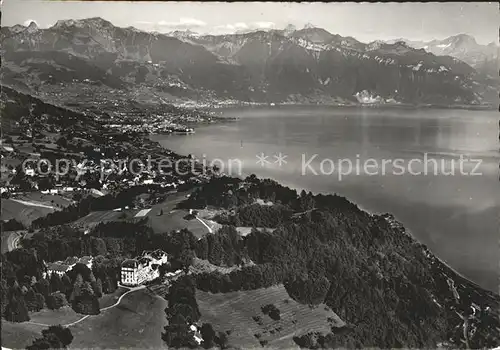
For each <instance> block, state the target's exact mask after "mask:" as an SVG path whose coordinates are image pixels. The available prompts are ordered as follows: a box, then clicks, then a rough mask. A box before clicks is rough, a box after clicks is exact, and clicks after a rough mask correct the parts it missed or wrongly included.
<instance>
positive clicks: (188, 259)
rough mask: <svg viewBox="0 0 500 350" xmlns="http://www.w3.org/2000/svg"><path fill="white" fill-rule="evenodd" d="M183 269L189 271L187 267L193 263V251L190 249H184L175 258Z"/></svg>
mask: <svg viewBox="0 0 500 350" xmlns="http://www.w3.org/2000/svg"><path fill="white" fill-rule="evenodd" d="M176 260H177V261H178V262H179V264H180V266H181V267H182V268H183V269H184V271H186V272H187V271H189V267H190V266H191V265H193V260H194V252H193V251H192V250H188V249H184V250H183V251H181V252H180V253H179V255H178V256H177V259H176Z"/></svg>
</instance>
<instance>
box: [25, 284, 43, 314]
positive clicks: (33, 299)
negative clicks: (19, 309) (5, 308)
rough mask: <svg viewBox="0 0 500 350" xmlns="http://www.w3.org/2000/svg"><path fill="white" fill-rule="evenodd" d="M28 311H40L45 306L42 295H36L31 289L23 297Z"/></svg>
mask: <svg viewBox="0 0 500 350" xmlns="http://www.w3.org/2000/svg"><path fill="white" fill-rule="evenodd" d="M24 299H25V301H26V307H27V308H28V311H40V310H41V309H43V307H44V305H45V298H44V297H43V295H42V294H40V293H36V292H35V290H34V289H33V288H29V289H28V292H27V293H26V295H25V297H24Z"/></svg>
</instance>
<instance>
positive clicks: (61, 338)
mask: <svg viewBox="0 0 500 350" xmlns="http://www.w3.org/2000/svg"><path fill="white" fill-rule="evenodd" d="M72 341H73V334H71V330H70V329H69V328H65V327H62V326H61V325H57V326H50V327H49V328H47V329H44V330H43V331H42V337H41V338H37V339H35V340H34V341H33V344H31V345H29V346H28V347H26V349H27V350H42V349H66V348H67V347H68V345H70V344H71V342H72Z"/></svg>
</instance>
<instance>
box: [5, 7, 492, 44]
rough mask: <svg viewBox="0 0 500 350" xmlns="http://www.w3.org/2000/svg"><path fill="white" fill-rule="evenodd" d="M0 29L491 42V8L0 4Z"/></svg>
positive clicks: (366, 40)
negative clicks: (257, 32)
mask: <svg viewBox="0 0 500 350" xmlns="http://www.w3.org/2000/svg"><path fill="white" fill-rule="evenodd" d="M2 2H3V6H2V12H3V16H2V25H4V26H11V25H14V24H24V25H26V24H29V23H30V22H31V21H35V22H36V23H37V24H38V25H39V26H40V27H42V28H46V27H49V26H52V25H53V24H55V22H56V21H57V20H60V19H82V18H88V17H102V18H104V19H106V20H108V21H110V22H112V23H113V24H114V25H117V26H120V27H128V26H133V27H136V28H138V29H141V30H147V31H158V32H169V31H173V30H186V29H189V30H192V31H195V32H199V33H212V34H223V33H232V32H235V31H245V30H251V29H270V28H278V29H281V28H284V27H285V26H286V25H288V24H293V25H295V26H296V27H297V28H299V29H300V28H302V27H303V26H304V25H306V24H307V23H311V24H313V25H315V26H317V27H321V28H324V29H326V30H328V31H329V32H331V33H334V34H340V35H342V36H352V37H355V38H356V39H358V40H360V41H363V42H370V41H373V40H390V39H397V38H405V39H409V40H424V41H428V40H433V39H444V38H446V37H448V36H451V35H456V34H461V33H466V34H470V35H472V36H474V37H475V38H476V40H477V41H478V42H479V43H482V44H487V43H490V42H492V41H494V42H497V43H498V36H499V30H498V25H499V23H500V12H499V5H498V3H495V2H483V3H458V2H456V3H279V2H275V3H271V2H267V3H258V2H255V3H252V2H246V3H245V2H239V3H224V2H206V3H202V2H168V3H167V2H144V1H142V2H121V1H120V2H116V1H115V2H106V1H90V2H83V1H82V2H79V1H39V0H3V1H2Z"/></svg>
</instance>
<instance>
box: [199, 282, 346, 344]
mask: <svg viewBox="0 0 500 350" xmlns="http://www.w3.org/2000/svg"><path fill="white" fill-rule="evenodd" d="M196 299H197V301H198V305H199V308H200V312H201V320H200V322H201V323H204V322H208V323H211V324H212V326H213V327H214V329H216V330H217V331H227V330H231V331H232V333H231V334H230V335H229V342H230V344H231V345H234V346H240V347H244V348H248V347H260V344H259V339H257V338H256V337H255V336H254V334H261V337H260V340H267V341H268V342H269V343H268V345H269V346H271V347H279V348H290V347H297V346H296V345H295V342H294V341H293V337H294V336H295V335H302V334H305V333H308V332H311V331H320V332H324V333H326V332H328V331H330V325H329V322H328V321H327V318H329V317H332V318H334V319H336V320H337V321H336V325H337V326H341V325H343V324H344V323H343V322H342V321H341V320H340V319H339V318H338V317H337V315H335V313H334V312H333V311H331V310H329V309H328V308H326V306H325V305H324V304H321V305H319V306H317V307H315V308H310V307H309V306H308V305H302V304H299V303H297V302H295V301H294V300H292V299H291V298H290V297H289V296H288V293H287V292H286V290H285V288H284V287H283V286H282V285H280V286H275V287H270V288H262V289H258V290H252V291H241V292H232V293H219V294H212V293H207V292H202V291H197V293H196ZM266 304H274V305H275V306H276V307H277V308H278V309H279V310H280V312H281V319H280V320H278V321H274V320H272V319H271V318H270V317H269V316H266V315H264V314H263V313H262V311H261V307H262V306H264V305H266ZM253 316H260V317H261V318H262V321H263V324H262V325H259V324H257V322H255V321H254V320H253V319H252V317H253ZM279 327H281V330H277V328H279Z"/></svg>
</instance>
